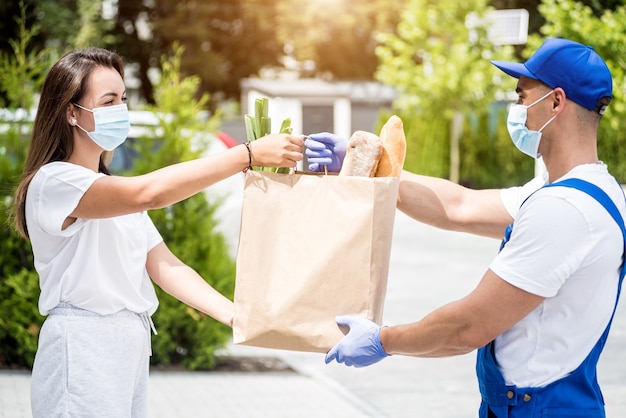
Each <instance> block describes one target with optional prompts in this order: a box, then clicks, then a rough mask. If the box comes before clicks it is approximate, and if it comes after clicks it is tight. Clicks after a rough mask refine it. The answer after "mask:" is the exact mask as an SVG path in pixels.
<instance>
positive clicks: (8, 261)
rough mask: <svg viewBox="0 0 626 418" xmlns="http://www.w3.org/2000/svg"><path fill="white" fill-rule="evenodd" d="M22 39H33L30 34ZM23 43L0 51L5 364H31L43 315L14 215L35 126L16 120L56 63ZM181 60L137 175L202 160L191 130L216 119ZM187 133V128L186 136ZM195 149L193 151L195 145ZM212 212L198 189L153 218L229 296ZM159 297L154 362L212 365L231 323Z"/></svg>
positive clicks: (167, 73)
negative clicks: (204, 114) (206, 116)
mask: <svg viewBox="0 0 626 418" xmlns="http://www.w3.org/2000/svg"><path fill="white" fill-rule="evenodd" d="M23 36H25V37H26V38H29V37H30V36H32V33H30V32H29V33H27V34H23ZM26 44H27V42H19V43H18V42H16V43H15V47H16V48H20V49H16V51H15V56H0V68H1V69H3V74H5V75H7V76H6V77H4V78H0V94H1V95H2V96H3V97H5V98H8V99H7V102H6V103H4V104H3V106H5V107H7V108H9V110H10V111H9V112H6V111H5V112H4V113H1V112H0V128H1V129H0V312H2V315H1V316H0V368H9V367H10V368H21V367H32V364H33V361H34V355H35V352H36V349H37V339H38V335H39V329H40V327H41V324H42V322H43V319H44V318H43V317H42V316H41V315H40V314H39V311H38V297H39V280H38V275H37V273H36V272H35V270H34V268H33V256H32V251H31V247H30V244H29V242H28V241H27V240H25V239H22V238H21V237H19V236H18V235H17V233H16V232H15V230H14V229H13V226H12V224H11V220H10V219H9V218H10V217H9V210H10V209H11V206H12V196H13V193H14V191H15V187H16V186H17V183H18V181H19V177H20V174H21V172H22V169H23V162H24V159H25V155H26V149H27V146H28V140H27V138H28V137H29V135H30V129H31V122H30V119H29V118H28V116H27V115H26V114H24V115H23V116H20V117H19V118H18V120H17V121H15V120H12V119H14V115H15V114H20V112H16V110H17V109H20V108H26V109H28V108H31V107H32V103H33V102H34V100H33V96H34V93H33V92H34V91H38V90H39V88H40V86H41V82H42V81H43V78H44V77H45V74H46V72H47V69H48V68H49V67H50V65H51V64H52V62H53V60H52V58H50V57H51V56H52V54H51V53H50V51H47V52H45V51H44V52H42V53H39V54H37V55H28V54H26V52H25V50H24V49H21V48H23V47H25V45H26ZM45 57H48V58H47V59H45ZM178 58H179V57H178V56H177V57H175V58H174V60H173V62H174V63H175V65H173V66H172V64H170V63H168V62H167V61H164V62H163V64H164V67H165V68H164V73H163V74H164V76H163V79H162V82H161V84H160V87H159V92H160V96H159V99H158V102H159V103H158V104H159V106H160V105H162V106H163V107H156V108H152V109H151V110H153V111H155V112H157V111H158V112H159V113H162V114H167V113H169V114H170V115H172V116H173V118H172V120H169V119H168V121H167V122H166V121H165V120H164V119H163V120H162V121H161V126H160V128H161V129H160V131H161V132H163V135H160V136H158V138H159V139H158V141H159V145H160V147H159V149H158V150H155V149H154V147H153V145H154V144H155V138H154V137H153V138H144V139H145V141H138V142H140V147H139V148H140V151H141V154H140V155H139V157H138V160H137V165H136V166H135V167H134V169H133V172H134V173H140V172H145V171H149V170H153V169H156V168H159V167H162V166H164V165H166V164H171V163H174V162H179V161H181V160H184V159H190V158H195V157H197V156H198V155H199V153H200V152H201V149H202V141H197V142H193V138H192V136H193V135H194V132H198V131H199V130H204V131H205V132H206V131H209V132H211V131H214V130H215V125H214V124H215V123H216V120H217V119H214V120H211V121H209V122H204V123H200V122H199V121H198V117H197V116H198V114H199V113H201V108H202V106H203V105H204V104H205V103H206V98H205V97H203V98H201V99H200V100H194V95H195V94H196V91H197V79H196V78H187V79H182V80H181V79H180V74H179V72H178V66H177V65H176V63H177V62H178V61H177V59H178ZM44 62H45V63H46V65H43V63H44ZM8 72H11V74H8ZM25 74H26V75H28V76H27V77H20V75H25ZM11 98H15V99H14V100H18V99H19V102H15V101H14V100H11ZM9 120H12V121H11V122H9ZM187 130H189V133H186V134H184V132H187ZM155 135H156V134H155ZM194 146H195V147H197V150H196V151H193V150H192V149H194ZM142 170H143V171H142ZM215 209H216V206H215V205H210V204H209V203H208V202H207V200H206V198H205V196H204V194H202V193H200V194H198V195H196V196H193V197H191V198H189V199H187V200H185V201H184V202H181V203H179V204H177V205H174V206H172V207H169V208H166V209H163V210H160V211H153V212H151V213H150V216H151V217H152V218H153V220H154V222H155V224H156V225H157V228H158V229H159V231H160V232H161V234H162V236H163V238H164V239H165V241H166V242H167V243H168V246H169V247H170V249H171V250H172V251H173V252H174V253H175V254H177V255H178V256H179V257H180V258H181V259H182V260H183V261H185V262H186V263H187V264H189V265H190V266H191V267H193V268H194V269H196V270H197V271H198V272H199V273H200V274H201V275H202V276H203V277H205V278H209V279H210V283H211V284H212V285H213V287H214V288H215V289H217V290H218V291H220V292H221V293H223V294H224V295H226V296H227V297H231V298H232V295H233V289H234V276H235V265H234V261H233V260H232V258H231V257H230V256H229V255H228V250H227V245H226V243H225V240H224V237H223V236H222V234H221V233H218V232H216V231H215V230H214V228H215V225H216V224H215V220H214V216H213V215H214V212H215ZM157 295H158V297H159V300H160V307H159V309H158V310H157V313H156V314H155V315H154V322H155V324H156V326H157V328H158V333H159V334H158V335H157V336H156V337H154V338H153V356H152V360H151V361H152V364H165V365H170V364H177V365H183V366H186V367H188V368H190V369H197V368H205V369H208V368H212V367H214V365H215V356H214V354H215V351H216V350H218V349H219V348H222V347H223V346H224V345H225V344H226V342H227V341H228V340H229V338H230V336H231V331H230V328H228V327H226V326H224V325H222V324H220V323H218V322H217V321H215V320H213V319H210V318H206V315H204V314H201V313H199V312H197V311H195V310H193V309H192V308H189V307H187V306H186V305H184V304H182V303H181V302H179V301H177V300H175V299H174V298H172V297H171V296H169V295H167V294H165V293H164V292H163V291H161V290H160V289H158V288H157Z"/></svg>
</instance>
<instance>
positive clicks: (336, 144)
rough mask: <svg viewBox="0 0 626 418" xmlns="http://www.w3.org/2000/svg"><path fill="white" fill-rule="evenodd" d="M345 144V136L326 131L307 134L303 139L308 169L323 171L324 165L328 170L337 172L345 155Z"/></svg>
mask: <svg viewBox="0 0 626 418" xmlns="http://www.w3.org/2000/svg"><path fill="white" fill-rule="evenodd" d="M347 145H348V141H347V140H346V139H345V138H342V137H340V136H338V135H335V134H331V133H328V132H321V133H318V134H312V135H309V137H308V139H307V140H306V141H304V147H305V148H306V149H305V151H304V152H305V154H306V156H307V160H308V162H309V170H311V171H324V166H326V168H327V170H328V171H330V172H332V173H338V172H339V171H340V170H341V165H342V164H343V159H344V157H345V156H346V147H347Z"/></svg>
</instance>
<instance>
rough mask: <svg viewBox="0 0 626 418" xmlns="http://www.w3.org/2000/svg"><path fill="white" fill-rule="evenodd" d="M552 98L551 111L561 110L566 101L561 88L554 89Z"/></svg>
mask: <svg viewBox="0 0 626 418" xmlns="http://www.w3.org/2000/svg"><path fill="white" fill-rule="evenodd" d="M552 96H553V99H552V110H555V111H556V110H561V108H562V107H563V106H564V105H565V101H566V100H567V95H566V94H565V90H563V89H562V88H561V87H557V88H555V89H554V94H553V95H552Z"/></svg>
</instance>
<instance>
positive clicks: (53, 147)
mask: <svg viewBox="0 0 626 418" xmlns="http://www.w3.org/2000/svg"><path fill="white" fill-rule="evenodd" d="M96 67H105V68H113V69H115V70H116V71H117V72H118V73H119V74H120V75H121V76H122V79H124V64H123V62H122V58H121V57H120V56H119V55H118V54H116V53H115V52H111V51H108V50H106V49H101V48H87V49H81V50H77V51H73V52H70V53H68V54H66V55H64V56H63V57H62V58H61V59H60V60H59V61H57V62H56V63H55V64H54V65H53V66H52V68H51V69H50V72H49V73H48V75H47V76H46V79H45V81H44V84H43V87H42V89H41V97H40V99H39V106H38V108H37V115H36V116H35V123H34V125H33V133H32V137H31V141H30V145H29V147H28V154H27V155H26V161H25V163H24V171H23V173H22V178H21V180H20V183H19V185H18V186H17V190H16V192H15V201H14V208H15V229H16V230H17V232H19V233H20V234H21V235H22V236H23V237H25V238H28V228H27V226H26V212H25V209H26V193H27V191H28V186H29V185H30V182H31V180H32V179H33V177H34V176H35V174H36V173H37V171H38V170H39V169H40V168H41V167H42V166H44V165H46V164H48V163H51V162H54V161H66V160H67V159H68V158H69V157H70V155H72V151H73V150H74V142H73V135H72V128H71V127H70V125H69V123H67V118H66V111H67V106H68V105H69V104H70V103H76V102H78V101H80V99H81V98H82V97H83V96H84V94H85V92H86V91H87V87H88V85H87V83H88V80H89V75H90V74H91V72H92V71H93V69H94V68H96ZM99 170H100V171H101V172H103V173H106V174H109V171H108V169H107V168H106V165H105V164H104V163H103V161H102V157H100V164H99Z"/></svg>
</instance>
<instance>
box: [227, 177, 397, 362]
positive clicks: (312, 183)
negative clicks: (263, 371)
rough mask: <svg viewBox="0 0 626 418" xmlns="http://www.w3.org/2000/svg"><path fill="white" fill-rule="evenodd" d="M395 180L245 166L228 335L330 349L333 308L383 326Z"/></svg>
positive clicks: (335, 336) (239, 340)
mask: <svg viewBox="0 0 626 418" xmlns="http://www.w3.org/2000/svg"><path fill="white" fill-rule="evenodd" d="M398 182H399V179H398V178H397V177H378V178H366V177H344V176H336V175H324V174H314V173H290V174H274V173H264V172H258V171H248V172H247V173H246V181H245V189H244V197H243V208H242V217H241V232H240V237H239V248H238V253H237V273H236V276H237V277H236V282H235V283H236V284H235V299H234V302H235V318H234V324H233V342H234V343H236V344H244V345H252V346H258V347H269V348H278V349H285V350H297V351H312V352H326V351H328V350H329V349H330V348H331V347H332V346H334V345H335V344H336V343H337V342H338V341H339V340H340V339H341V338H342V337H343V335H344V334H343V332H342V331H341V330H340V329H339V327H338V326H337V324H336V323H335V319H334V318H335V316H336V315H343V314H349V315H360V316H363V317H367V318H369V319H370V320H373V321H374V322H377V323H379V324H380V323H381V322H382V313H383V304H384V299H385V293H386V290H387V273H388V270H389V255H390V252H391V236H392V232H393V223H394V216H395V211H396V199H397V195H398Z"/></svg>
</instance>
